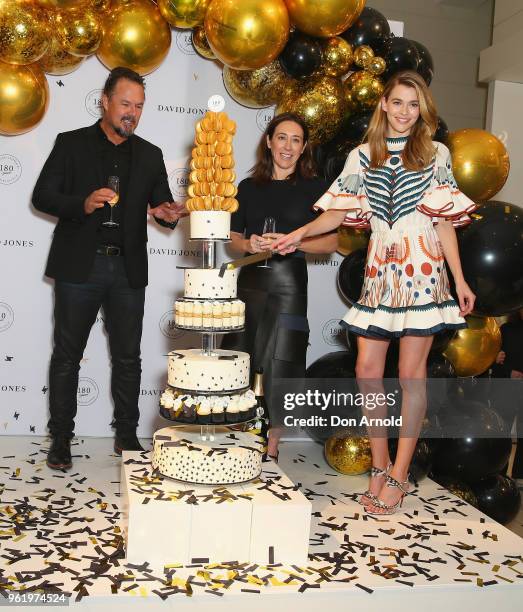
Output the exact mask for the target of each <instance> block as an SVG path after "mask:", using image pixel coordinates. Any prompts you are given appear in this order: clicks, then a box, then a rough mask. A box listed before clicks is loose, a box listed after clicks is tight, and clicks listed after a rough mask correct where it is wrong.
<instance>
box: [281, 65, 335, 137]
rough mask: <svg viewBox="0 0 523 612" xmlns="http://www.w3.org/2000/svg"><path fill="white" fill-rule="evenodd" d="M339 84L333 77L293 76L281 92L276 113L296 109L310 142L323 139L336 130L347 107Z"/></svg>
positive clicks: (332, 134) (331, 135) (291, 111)
mask: <svg viewBox="0 0 523 612" xmlns="http://www.w3.org/2000/svg"><path fill="white" fill-rule="evenodd" d="M345 97H346V96H345V92H344V89H343V85H342V83H341V81H340V80H339V79H335V78H334V77H328V76H326V77H311V78H308V79H300V80H296V81H295V82H294V84H293V85H291V86H289V87H288V88H287V89H286V91H285V93H284V94H283V96H282V98H281V100H280V102H279V103H278V106H277V108H276V114H277V115H280V114H281V113H296V114H297V115H299V116H300V117H301V118H302V119H303V120H304V121H305V123H306V124H307V126H308V128H309V131H310V141H311V143H312V144H318V143H322V142H327V140H330V139H331V138H332V137H333V136H334V134H336V132H337V131H338V129H339V128H340V126H341V123H342V121H343V117H344V115H345V112H346V109H347V103H346V100H345Z"/></svg>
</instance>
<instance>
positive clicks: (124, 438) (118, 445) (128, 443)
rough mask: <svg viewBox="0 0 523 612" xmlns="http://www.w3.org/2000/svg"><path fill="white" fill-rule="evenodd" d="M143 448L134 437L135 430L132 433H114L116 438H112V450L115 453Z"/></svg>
mask: <svg viewBox="0 0 523 612" xmlns="http://www.w3.org/2000/svg"><path fill="white" fill-rule="evenodd" d="M144 450H145V448H143V447H142V445H141V444H140V442H139V441H138V438H137V437H136V432H134V431H133V432H132V433H122V434H118V433H117V434H116V438H115V440H114V452H115V453H116V454H117V455H121V454H122V451H142V452H143V451H144Z"/></svg>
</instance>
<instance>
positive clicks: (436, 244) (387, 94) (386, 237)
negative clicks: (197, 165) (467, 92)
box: [272, 71, 476, 514]
mask: <svg viewBox="0 0 523 612" xmlns="http://www.w3.org/2000/svg"><path fill="white" fill-rule="evenodd" d="M436 126H437V112H436V108H435V105H434V102H433V99H432V96H431V93H430V91H429V89H428V87H427V85H426V83H425V81H424V80H423V78H422V77H420V75H418V74H417V73H415V72H411V71H406V72H401V73H398V74H396V75H394V76H393V77H392V78H391V80H390V81H389V82H388V83H387V85H386V86H385V90H384V94H383V97H382V99H381V101H380V103H379V105H378V106H377V107H376V110H375V112H374V115H373V117H372V120H371V123H370V126H369V129H368V132H367V134H366V142H365V143H364V144H362V145H360V146H359V147H357V148H356V149H354V150H353V151H351V153H350V154H349V156H348V158H347V161H346V163H345V167H344V169H343V171H342V173H341V175H340V176H339V177H338V178H337V179H336V180H335V181H334V183H333V184H332V185H331V187H330V188H329V190H328V191H327V193H325V194H324V195H323V196H322V197H321V198H320V199H319V200H318V202H317V203H316V204H315V205H314V208H315V209H320V210H323V211H325V212H323V213H322V214H321V215H320V216H319V217H318V218H317V219H316V220H314V221H312V222H311V223H308V224H307V225H304V226H302V227H301V228H299V229H297V230H295V231H294V232H292V233H290V234H288V235H287V236H286V237H284V238H282V239H279V240H277V241H276V242H275V243H274V244H273V245H272V248H273V249H274V250H276V251H278V252H279V253H288V252H291V251H292V250H293V249H295V248H296V246H297V245H299V243H300V241H301V240H303V239H304V238H306V237H310V236H315V235H318V234H323V233H325V232H328V231H330V230H332V229H333V228H335V227H338V226H339V225H345V226H348V227H356V228H369V227H370V229H371V231H372V234H371V238H370V242H369V248H368V252H367V261H366V267H365V280H364V285H363V289H362V293H361V296H360V298H359V300H358V301H357V302H356V303H355V304H354V305H353V306H352V308H351V309H350V310H349V312H348V314H347V315H346V316H345V317H344V319H343V323H344V324H345V325H346V326H347V327H348V329H349V330H350V331H352V332H354V333H355V334H357V336H358V358H357V364H356V376H357V379H358V385H359V388H360V391H361V392H362V393H363V394H364V395H365V394H366V393H370V392H371V391H374V392H375V391H377V390H378V391H379V390H380V389H382V383H381V381H382V378H383V372H384V368H385V359H386V355H387V349H388V347H389V344H390V341H391V339H392V338H400V352H399V364H398V365H399V376H400V383H401V386H402V390H403V394H402V397H403V399H402V429H401V430H400V439H399V442H398V450H397V453H396V458H395V462H394V464H392V463H391V462H390V457H389V450H388V441H387V437H386V431H384V430H383V428H377V429H370V430H369V435H370V443H371V449H372V458H373V468H372V471H371V478H370V483H369V489H368V491H367V492H366V493H364V494H363V495H362V497H361V499H360V503H361V504H362V505H363V506H364V507H365V509H366V511H367V512H369V513H372V514H392V513H393V512H395V511H396V510H397V509H398V508H399V507H400V506H401V503H402V501H403V497H404V495H405V494H406V493H408V491H409V478H408V468H409V465H410V461H411V459H412V455H413V453H414V449H415V446H416V442H417V439H418V435H419V424H420V423H421V421H422V419H423V416H424V413H425V409H426V384H425V380H426V364H427V357H428V354H429V351H430V347H431V344H432V340H433V336H434V334H435V333H438V332H440V331H442V330H445V329H461V328H463V327H466V323H465V320H464V319H463V317H464V316H465V315H467V314H469V313H470V312H471V311H472V309H473V307H474V300H475V296H474V294H473V293H472V291H471V290H470V288H469V286H468V285H467V283H466V282H465V279H464V277H463V272H462V269H461V262H460V258H459V251H458V246H457V240H456V233H455V230H454V228H455V227H460V226H463V225H466V224H467V223H469V222H470V218H469V216H468V213H469V212H471V211H472V210H474V209H475V208H476V205H475V204H474V202H472V201H471V200H469V198H467V197H466V196H465V195H464V194H462V193H461V192H460V191H459V189H458V187H457V184H456V181H455V179H454V176H453V174H452V162H451V158H450V153H449V150H448V149H447V147H445V146H444V145H443V144H441V143H438V142H433V141H432V136H433V135H434V133H435V131H436ZM445 260H446V261H447V264H448V266H449V268H450V270H451V272H452V275H453V277H454V281H455V285H456V293H457V298H458V301H459V305H458V304H457V303H456V301H455V300H454V299H453V297H452V296H451V294H450V291H449V282H448V278H447V273H446V270H445ZM383 410H384V411H386V407H385V408H384V409H383ZM373 416H374V417H380V416H384V415H382V414H377V413H376V411H374V414H373Z"/></svg>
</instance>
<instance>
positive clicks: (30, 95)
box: [0, 62, 49, 136]
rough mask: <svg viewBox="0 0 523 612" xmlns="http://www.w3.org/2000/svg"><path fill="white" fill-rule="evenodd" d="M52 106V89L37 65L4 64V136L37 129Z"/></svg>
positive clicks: (0, 77)
mask: <svg viewBox="0 0 523 612" xmlns="http://www.w3.org/2000/svg"><path fill="white" fill-rule="evenodd" d="M48 104H49V86H48V85H47V79H46V78H45V74H44V73H43V72H42V69H41V68H40V67H39V66H38V65H37V64H32V65H31V66H16V65H14V64H6V63H4V62H0V134H3V135H6V136H14V135H16V134H23V133H24V132H28V131H29V130H31V129H33V128H34V127H35V126H36V125H37V124H38V123H39V122H40V121H41V119H42V118H43V116H44V115H45V112H46V110H47V106H48Z"/></svg>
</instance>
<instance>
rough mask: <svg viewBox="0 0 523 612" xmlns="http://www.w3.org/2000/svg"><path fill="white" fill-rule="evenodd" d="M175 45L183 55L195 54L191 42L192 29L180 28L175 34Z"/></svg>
mask: <svg viewBox="0 0 523 612" xmlns="http://www.w3.org/2000/svg"><path fill="white" fill-rule="evenodd" d="M176 46H177V47H178V49H180V51H181V52H182V53H183V54H185V55H196V51H195V49H194V47H193V44H192V30H182V31H181V32H178V33H177V34H176Z"/></svg>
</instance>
